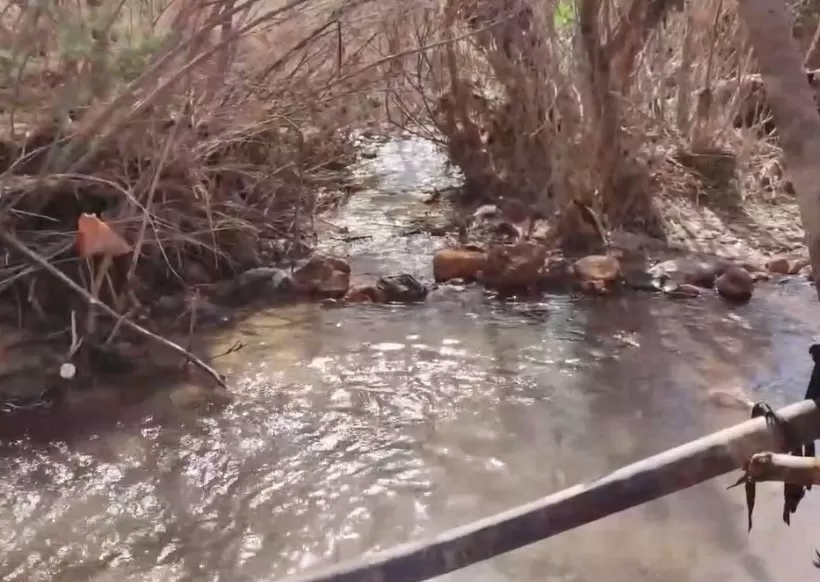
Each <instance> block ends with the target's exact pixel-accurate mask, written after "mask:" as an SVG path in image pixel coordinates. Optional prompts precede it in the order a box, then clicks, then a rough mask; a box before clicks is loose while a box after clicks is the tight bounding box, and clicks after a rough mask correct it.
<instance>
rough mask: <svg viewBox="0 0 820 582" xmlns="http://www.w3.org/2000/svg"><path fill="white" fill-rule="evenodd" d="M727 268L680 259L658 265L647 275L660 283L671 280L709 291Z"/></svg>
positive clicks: (722, 265) (725, 266)
mask: <svg viewBox="0 0 820 582" xmlns="http://www.w3.org/2000/svg"><path fill="white" fill-rule="evenodd" d="M727 266H728V265H724V264H723V263H719V262H718V263H714V264H709V263H705V262H702V261H698V260H695V259H688V258H680V259H671V260H669V261H664V262H662V263H658V264H657V265H655V266H654V267H652V268H651V269H649V274H650V275H651V276H653V277H655V278H656V279H658V280H660V281H662V282H665V281H670V280H671V281H674V282H676V283H683V284H686V285H695V286H697V287H703V288H704V289H711V288H712V287H713V286H714V284H715V280H716V279H717V277H718V276H719V275H720V273H722V272H723V271H724V270H725V269H726V268H727Z"/></svg>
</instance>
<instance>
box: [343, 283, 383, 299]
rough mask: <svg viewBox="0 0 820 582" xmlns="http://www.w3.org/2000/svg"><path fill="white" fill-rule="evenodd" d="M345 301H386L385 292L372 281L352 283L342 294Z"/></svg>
mask: <svg viewBox="0 0 820 582" xmlns="http://www.w3.org/2000/svg"><path fill="white" fill-rule="evenodd" d="M344 301H345V302H346V303H387V294H386V293H384V291H382V290H381V289H379V288H378V287H377V286H376V285H375V284H374V283H371V284H358V285H352V286H351V287H350V288H349V289H348V290H347V293H346V294H345V296H344Z"/></svg>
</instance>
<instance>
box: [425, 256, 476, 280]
mask: <svg viewBox="0 0 820 582" xmlns="http://www.w3.org/2000/svg"><path fill="white" fill-rule="evenodd" d="M486 263H487V255H486V253H484V251H481V250H478V249H476V248H459V249H442V250H440V251H438V252H436V254H435V255H434V256H433V277H434V278H435V280H436V282H443V281H450V280H451V279H462V280H464V281H475V280H476V279H477V278H478V274H479V273H480V272H481V271H483V270H484V267H485V265H486Z"/></svg>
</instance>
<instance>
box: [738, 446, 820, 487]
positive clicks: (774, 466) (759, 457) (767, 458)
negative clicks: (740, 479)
mask: <svg viewBox="0 0 820 582" xmlns="http://www.w3.org/2000/svg"><path fill="white" fill-rule="evenodd" d="M746 474H747V475H748V476H749V477H750V478H751V479H753V480H754V481H756V482H758V483H762V482H764V481H780V482H782V483H791V484H794V485H804V486H805V485H820V458H817V457H795V456H792V455H785V454H779V453H768V452H766V453H757V454H756V455H752V458H751V459H749V465H748V466H747V467H746Z"/></svg>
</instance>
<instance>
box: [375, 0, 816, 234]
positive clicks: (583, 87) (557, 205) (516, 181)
mask: <svg viewBox="0 0 820 582" xmlns="http://www.w3.org/2000/svg"><path fill="white" fill-rule="evenodd" d="M801 7H802V4H800V5H798V6H796V7H795V10H796V11H797V9H798V8H801ZM802 9H804V12H805V7H802ZM804 20H805V18H804ZM812 26H816V19H815V20H814V21H813V24H811V25H804V29H805V30H808V31H809V32H808V35H809V36H811V35H812V34H813V32H814V30H813V29H812V28H811V27H812ZM408 28H412V30H411V31H408ZM391 33H392V34H391ZM385 34H386V36H389V37H391V38H392V41H393V44H394V47H393V52H394V53H395V54H403V55H405V56H404V57H403V58H401V59H397V60H396V61H395V62H394V67H395V68H396V69H401V73H402V74H401V75H397V76H396V79H399V78H401V79H402V82H401V83H399V82H398V81H397V80H394V87H392V90H391V92H390V97H389V99H388V101H389V103H390V108H391V111H392V112H393V113H394V115H393V117H392V119H393V121H394V122H396V123H398V124H400V125H409V126H413V127H415V128H416V129H417V130H418V131H422V132H427V133H429V134H430V135H436V134H438V135H443V136H444V138H443V141H442V143H443V146H444V147H446V149H447V151H448V153H449V156H450V159H451V160H452V161H453V162H454V163H455V164H456V165H458V166H459V167H460V168H461V169H462V170H463V172H464V174H465V176H466V181H467V188H468V190H471V191H472V192H473V193H474V194H478V195H481V196H484V197H486V198H489V199H491V200H502V201H503V200H505V199H507V200H508V199H513V198H514V199H517V200H518V201H523V202H524V203H525V204H527V205H531V206H533V207H537V208H540V210H541V211H542V212H543V211H560V210H561V209H562V208H568V207H576V206H577V205H574V204H567V203H568V202H570V201H577V202H581V203H583V204H584V205H586V206H588V207H591V208H593V209H596V210H597V211H598V212H599V213H600V214H601V216H602V217H604V219H605V220H606V221H607V222H608V226H609V227H610V228H620V227H623V228H628V229H638V230H641V231H644V232H648V233H650V234H654V235H658V236H662V235H663V224H662V222H661V219H660V218H659V215H658V213H657V211H656V207H655V200H654V198H653V197H654V195H655V194H657V193H667V194H675V193H677V194H687V195H688V194H692V193H703V191H704V190H705V189H708V185H709V183H710V176H709V174H710V173H715V172H717V173H720V172H723V173H724V174H726V172H727V171H728V175H725V176H723V177H722V180H724V181H727V180H728V181H729V182H731V184H724V188H723V189H724V190H727V189H730V190H732V191H733V192H735V193H737V192H739V191H740V190H739V189H738V188H737V184H738V180H739V183H741V184H743V185H744V186H749V185H750V179H749V174H750V173H756V172H757V171H758V169H759V168H761V167H763V166H764V165H766V164H765V163H764V162H766V161H767V160H768V159H770V158H772V157H773V156H774V157H776V155H777V152H776V148H774V147H773V146H772V145H771V144H770V143H767V142H765V141H760V140H758V135H759V133H760V132H759V129H760V128H759V127H758V128H752V129H749V128H748V127H745V126H749V125H763V124H765V123H766V119H765V116H766V115H765V113H766V111H765V97H763V96H762V95H761V93H762V85H761V84H760V82H759V79H754V77H753V75H752V74H753V73H754V72H755V70H754V63H753V62H752V59H751V56H750V51H749V49H748V46H747V42H746V39H745V36H744V34H745V33H744V31H743V30H742V29H741V28H740V25H739V24H738V18H737V15H736V6H735V3H734V2H731V1H729V0H726V1H724V0H704V1H701V2H684V1H682V0H674V1H673V0H577V1H576V2H575V4H572V3H570V2H566V1H563V0H537V1H536V0H505V1H503V2H498V1H490V0H447V1H446V2H445V3H444V4H443V6H442V7H438V6H427V7H420V8H418V10H417V11H416V13H415V14H414V17H413V19H412V20H411V19H406V21H405V26H404V27H403V28H401V29H394V30H393V31H386V33H385ZM808 44H809V43H808V42H805V43H804V45H805V46H808ZM413 47H427V50H424V51H421V50H414V48H413ZM740 126H744V127H740ZM729 158H731V163H729V164H727V160H728V159H729ZM687 160H688V161H689V162H692V161H693V160H694V161H696V163H695V166H696V167H692V166H691V164H690V165H687V163H685V162H687ZM709 164H712V165H714V166H715V168H713V170H714V171H712V169H709V168H708V167H706V166H708V165H709ZM721 168H723V170H721ZM729 186H731V188H729ZM712 190H713V191H712V193H711V195H716V192H717V190H715V189H712Z"/></svg>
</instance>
